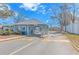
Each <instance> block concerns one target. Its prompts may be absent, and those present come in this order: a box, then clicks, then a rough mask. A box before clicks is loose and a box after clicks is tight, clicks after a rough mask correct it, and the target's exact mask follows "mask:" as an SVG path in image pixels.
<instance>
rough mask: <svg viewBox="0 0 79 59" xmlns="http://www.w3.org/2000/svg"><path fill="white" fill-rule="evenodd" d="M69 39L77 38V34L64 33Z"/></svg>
mask: <svg viewBox="0 0 79 59" xmlns="http://www.w3.org/2000/svg"><path fill="white" fill-rule="evenodd" d="M65 35H66V36H67V37H68V38H69V39H79V35H75V34H65Z"/></svg>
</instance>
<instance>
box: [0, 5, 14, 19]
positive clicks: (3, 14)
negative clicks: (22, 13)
mask: <svg viewBox="0 0 79 59" xmlns="http://www.w3.org/2000/svg"><path fill="white" fill-rule="evenodd" d="M13 15H14V12H13V11H12V10H10V8H9V6H8V5H7V4H0V18H3V19H7V18H8V17H11V16H13Z"/></svg>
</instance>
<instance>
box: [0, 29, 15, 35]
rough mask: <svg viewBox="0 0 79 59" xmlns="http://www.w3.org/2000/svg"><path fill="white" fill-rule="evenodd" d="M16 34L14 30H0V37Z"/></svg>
mask: <svg viewBox="0 0 79 59" xmlns="http://www.w3.org/2000/svg"><path fill="white" fill-rule="evenodd" d="M13 33H14V32H13V31H12V30H0V35H10V34H13Z"/></svg>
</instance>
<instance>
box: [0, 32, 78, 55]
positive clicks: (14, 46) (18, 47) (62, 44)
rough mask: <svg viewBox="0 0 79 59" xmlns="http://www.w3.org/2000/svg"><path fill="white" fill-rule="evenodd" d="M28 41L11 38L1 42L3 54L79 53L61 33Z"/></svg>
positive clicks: (0, 48) (0, 47)
mask: <svg viewBox="0 0 79 59" xmlns="http://www.w3.org/2000/svg"><path fill="white" fill-rule="evenodd" d="M32 39H33V40H32V41H30V42H28V41H27V39H26V38H22V40H11V41H6V42H0V54H1V55H73V54H74V55H75V54H79V52H77V51H76V50H75V49H74V48H73V47H72V45H71V42H70V41H69V40H68V39H67V38H65V37H64V36H63V35H62V34H61V33H54V32H52V33H50V34H49V36H48V38H46V39H40V38H37V37H33V38H32Z"/></svg>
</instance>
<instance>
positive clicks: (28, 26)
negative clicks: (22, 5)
mask: <svg viewBox="0 0 79 59" xmlns="http://www.w3.org/2000/svg"><path fill="white" fill-rule="evenodd" d="M14 29H15V32H19V33H20V34H22V35H27V36H34V35H44V34H47V33H48V25H47V24H43V23H42V22H40V21H38V20H25V21H20V22H18V23H16V24H15V26H14Z"/></svg>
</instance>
